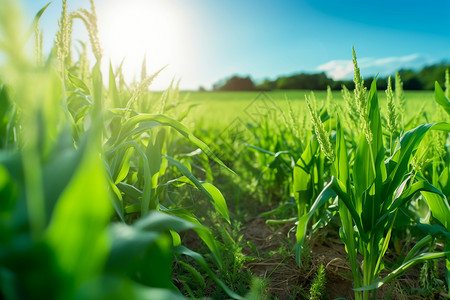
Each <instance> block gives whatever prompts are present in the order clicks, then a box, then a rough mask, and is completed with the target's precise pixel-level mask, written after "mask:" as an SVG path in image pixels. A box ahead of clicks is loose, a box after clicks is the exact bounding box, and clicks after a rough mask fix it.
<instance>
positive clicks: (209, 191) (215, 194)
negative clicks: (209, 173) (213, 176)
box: [164, 155, 230, 223]
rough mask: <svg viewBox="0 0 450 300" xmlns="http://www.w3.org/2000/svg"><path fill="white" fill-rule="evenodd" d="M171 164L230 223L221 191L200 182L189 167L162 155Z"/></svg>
mask: <svg viewBox="0 0 450 300" xmlns="http://www.w3.org/2000/svg"><path fill="white" fill-rule="evenodd" d="M164 157H165V158H166V159H167V160H168V161H169V163H170V164H171V165H173V166H175V167H176V168H177V169H178V171H180V173H181V174H183V175H184V176H186V178H187V179H189V181H191V182H192V183H193V184H194V185H195V186H196V187H197V188H198V189H199V190H200V191H202V192H203V193H204V194H205V195H206V196H208V198H209V200H210V201H211V203H212V204H213V205H214V208H215V209H216V210H217V211H218V212H219V213H220V214H221V215H222V216H223V217H224V218H225V220H227V222H228V223H230V217H229V215H228V208H227V204H226V202H225V199H224V198H223V195H222V193H220V191H219V190H218V189H217V188H216V187H215V186H213V185H212V184H210V183H201V182H200V181H199V180H198V179H197V178H195V176H194V175H192V173H191V172H190V171H189V169H188V168H187V167H186V166H185V165H183V164H182V163H180V162H179V161H177V160H175V159H173V158H172V157H170V156H167V155H165V156H164Z"/></svg>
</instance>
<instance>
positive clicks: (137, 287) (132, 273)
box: [0, 0, 240, 299]
mask: <svg viewBox="0 0 450 300" xmlns="http://www.w3.org/2000/svg"><path fill="white" fill-rule="evenodd" d="M0 6H1V7H2V10H1V11H0V31H1V33H2V35H1V36H2V40H1V41H0V50H1V51H2V54H4V55H5V56H6V62H5V64H4V65H2V66H1V69H0V147H1V148H0V182H1V184H0V194H1V195H2V197H1V201H0V202H1V204H0V207H1V213H0V228H1V229H2V232H3V233H4V234H2V237H1V238H0V249H1V250H0V277H1V280H0V282H1V284H0V295H1V297H2V298H3V297H4V298H6V299H18V298H50V299H110V298H111V297H112V296H114V297H115V298H118V299H121V298H124V299H130V298H131V299H143V298H150V299H152V298H153V299H154V298H158V299H177V298H183V297H182V296H181V294H180V293H179V291H178V290H177V288H176V287H175V286H174V284H173V283H172V274H171V266H172V263H173V257H174V254H176V255H179V256H180V257H181V256H188V257H190V258H192V259H194V260H195V261H197V263H198V264H199V266H200V267H201V268H202V269H203V270H204V272H206V273H207V274H208V276H209V277H210V278H211V279H212V280H213V281H215V282H216V283H217V285H218V286H219V287H221V288H222V289H224V291H225V292H226V293H227V294H228V296H230V297H232V298H240V296H239V295H237V294H235V293H233V292H232V291H231V290H230V289H229V288H227V287H226V286H225V285H224V284H223V283H222V281H221V280H219V279H218V278H217V276H216V275H215V274H214V272H212V271H211V270H210V269H209V266H208V265H207V264H206V261H205V259H204V258H203V256H202V255H200V254H199V253H196V252H193V251H191V250H189V249H187V248H185V247H183V246H182V245H181V238H180V236H179V234H178V233H179V232H182V231H186V230H194V231H195V232H196V233H197V234H198V236H199V237H200V238H201V239H202V240H203V241H204V242H205V244H206V245H207V246H208V248H209V249H210V250H211V253H212V254H213V258H214V259H215V262H216V263H217V264H218V266H219V267H220V266H221V259H220V256H221V255H220V252H219V250H218V247H217V242H216V241H215V240H214V238H213V236H212V233H211V231H210V230H209V229H208V228H206V227H204V226H202V225H201V224H200V222H199V221H198V219H197V218H196V217H195V216H194V214H193V213H192V212H190V211H187V210H185V209H181V208H179V207H166V206H164V205H163V204H162V203H161V197H160V196H161V195H163V192H164V190H165V188H166V187H167V186H169V185H171V184H175V183H176V182H178V183H181V184H189V185H192V186H194V187H195V188H197V189H199V190H200V191H202V192H203V193H204V194H205V195H206V197H207V198H208V199H209V200H210V201H211V202H212V203H213V206H214V207H215V208H216V209H217V211H218V212H219V213H220V214H221V215H222V216H223V217H224V218H225V220H226V221H228V222H229V216H228V209H227V206H226V202H225V199H224V198H223V196H222V194H221V193H220V191H219V190H218V189H217V188H216V187H215V186H214V185H212V184H211V183H208V182H203V181H200V180H199V179H197V177H195V176H194V175H193V173H192V172H191V167H190V160H189V159H184V161H183V163H182V162H181V161H180V160H179V159H175V158H173V157H171V156H169V155H168V154H169V153H167V152H165V151H167V150H169V151H171V150H173V149H172V148H170V147H169V146H168V145H166V144H165V142H166V141H167V140H169V138H170V136H169V134H167V135H166V134H165V132H166V131H165V130H164V129H163V130H160V131H158V132H155V133H153V131H155V129H159V128H162V127H167V128H169V129H172V130H174V131H175V132H177V134H179V135H181V136H182V137H183V138H184V139H185V140H186V141H188V142H189V143H190V144H191V145H192V146H193V147H194V148H193V150H195V149H196V148H197V147H198V148H199V149H200V150H199V151H197V155H199V154H200V153H206V155H208V156H209V157H210V158H211V159H212V160H214V161H215V162H216V163H217V164H219V165H221V166H223V167H225V168H226V169H227V170H229V169H228V168H227V167H226V166H225V165H224V164H223V163H222V162H221V161H220V160H219V159H218V158H217V157H216V156H215V155H214V153H213V152H212V151H211V150H210V149H209V147H208V146H207V145H206V144H205V143H203V142H202V141H201V140H199V139H198V138H196V137H195V136H193V135H192V133H191V132H190V131H189V130H188V128H186V127H185V126H184V125H182V124H181V123H180V122H179V121H178V120H175V119H173V118H170V117H168V116H166V115H164V114H162V113H163V112H165V108H164V106H163V108H162V110H161V113H158V114H150V113H148V112H145V111H144V112H142V111H140V109H144V108H147V107H148V103H145V99H147V98H148V97H147V96H149V92H148V90H147V88H148V86H149V84H150V83H151V82H152V81H153V79H154V78H155V77H156V76H157V74H158V73H156V74H153V75H151V76H148V77H146V78H144V79H143V80H142V81H141V82H140V83H139V84H137V85H136V86H135V87H134V88H133V89H132V91H129V89H128V86H127V85H126V84H125V83H124V81H123V79H122V78H120V76H119V81H118V84H117V85H116V74H114V72H113V71H112V68H111V71H110V78H109V81H110V82H109V90H106V88H105V87H104V85H103V76H102V74H101V72H100V65H101V59H102V53H101V47H100V44H99V43H98V36H97V24H96V14H95V6H94V3H93V1H91V9H90V10H84V9H82V10H80V11H77V12H74V13H69V12H68V10H67V2H66V1H63V11H62V14H61V19H60V21H59V25H60V29H59V31H58V33H57V37H56V43H55V49H54V51H52V53H50V55H49V56H48V58H47V59H46V61H47V62H46V63H45V64H44V63H43V62H44V58H43V53H42V48H41V45H42V37H41V35H40V34H39V29H38V26H39V25H38V21H39V18H40V17H41V16H42V14H43V13H44V10H45V8H46V7H47V6H48V5H47V6H46V7H44V8H43V9H42V10H41V11H39V12H38V14H37V15H36V19H35V21H34V22H33V26H34V28H32V29H33V30H32V31H31V32H35V33H37V34H36V51H35V53H36V59H35V60H34V61H33V60H32V59H30V57H29V55H28V53H27V52H26V51H25V50H24V49H25V44H26V41H27V40H28V36H29V34H28V31H24V30H22V20H21V14H20V11H19V9H18V7H17V5H16V3H15V2H14V1H10V0H2V1H0ZM76 19H80V20H81V21H82V23H83V24H84V25H85V26H86V28H87V30H88V33H89V37H90V41H91V46H92V51H93V53H94V56H95V58H96V64H95V65H94V67H93V68H92V69H91V67H90V66H89V62H88V61H87V57H86V47H85V46H83V52H82V53H81V55H80V61H78V62H73V61H72V56H71V50H72V49H71V36H70V35H71V31H72V26H73V21H74V20H76ZM83 45H85V44H83ZM141 102H144V104H141ZM182 118H183V115H180V116H179V119H182ZM167 136H169V138H168V137H167ZM192 146H191V147H192ZM170 154H171V155H173V156H179V155H180V153H178V152H172V153H170ZM180 157H181V156H180ZM203 161H205V159H203ZM169 164H170V165H171V166H173V167H174V168H175V170H174V171H173V172H172V175H174V174H176V176H177V178H169V179H168V178H165V177H163V175H164V174H165V172H166V169H168V165H169ZM205 164H206V163H205ZM230 171H231V170H230ZM163 180H164V181H163ZM178 185H180V184H178ZM113 212H115V214H116V216H117V218H115V219H116V220H120V221H122V222H115V223H113V224H111V225H109V223H110V220H111V218H112V216H113ZM126 223H133V224H126ZM86 253H89V255H86ZM156 270H157V271H158V272H156ZM54 284H56V286H54Z"/></svg>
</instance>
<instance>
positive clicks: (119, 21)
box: [99, 0, 183, 88]
mask: <svg viewBox="0 0 450 300" xmlns="http://www.w3.org/2000/svg"><path fill="white" fill-rule="evenodd" d="M105 2H106V3H107V4H105V6H104V7H103V8H102V9H101V10H99V11H100V13H101V14H102V15H100V16H99V21H100V24H99V31H100V40H101V43H102V45H103V49H104V54H105V57H106V58H107V60H108V61H109V60H111V62H112V65H113V67H117V66H118V65H119V64H120V63H121V62H122V60H123V59H124V58H125V62H124V66H123V71H124V76H125V79H126V80H127V81H128V82H129V81H131V80H133V79H137V80H140V74H141V66H142V61H143V58H144V55H146V59H147V66H150V70H151V72H154V71H155V70H156V69H159V68H161V67H163V66H164V65H167V64H169V66H171V68H170V71H171V73H172V74H171V75H170V76H174V75H175V74H174V73H179V72H177V71H178V70H177V69H179V66H178V63H179V62H180V61H182V60H183V57H182V56H183V53H182V52H180V49H181V48H180V43H181V42H182V38H183V33H182V32H181V30H182V24H181V16H180V14H179V13H177V9H176V7H174V6H173V5H169V4H168V1H148V0H147V1H145V0H129V1H125V0H114V1H105ZM147 74H150V73H149V72H148V73H147ZM167 85H168V83H167V82H166V83H165V87H167ZM161 88H164V86H162V87H161Z"/></svg>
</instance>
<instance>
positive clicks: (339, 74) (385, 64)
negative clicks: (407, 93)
mask: <svg viewBox="0 0 450 300" xmlns="http://www.w3.org/2000/svg"><path fill="white" fill-rule="evenodd" d="M432 63H436V60H433V59H431V58H429V57H428V56H425V55H421V54H418V53H415V54H411V55H406V56H397V57H383V58H372V57H365V58H358V65H359V67H360V69H361V75H362V76H374V75H376V74H379V75H380V76H388V75H392V74H394V73H395V72H396V71H398V70H399V69H402V68H403V69H419V68H421V67H423V66H425V65H427V64H432ZM317 70H319V71H323V72H325V73H326V74H327V75H328V76H329V77H331V78H333V79H334V80H342V79H351V78H352V77H353V63H352V61H351V60H332V61H329V62H327V63H325V64H322V65H320V66H318V67H317Z"/></svg>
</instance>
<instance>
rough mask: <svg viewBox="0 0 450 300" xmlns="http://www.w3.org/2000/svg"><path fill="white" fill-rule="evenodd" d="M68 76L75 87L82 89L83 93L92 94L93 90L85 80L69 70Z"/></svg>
mask: <svg viewBox="0 0 450 300" xmlns="http://www.w3.org/2000/svg"><path fill="white" fill-rule="evenodd" d="M66 74H67V78H69V81H70V83H71V84H72V85H73V86H74V87H75V88H78V89H80V90H81V92H83V94H85V95H90V94H91V92H90V91H89V88H88V87H87V85H86V84H85V83H84V82H83V80H81V79H79V78H78V77H76V76H75V75H73V74H72V73H70V72H69V71H66Z"/></svg>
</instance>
